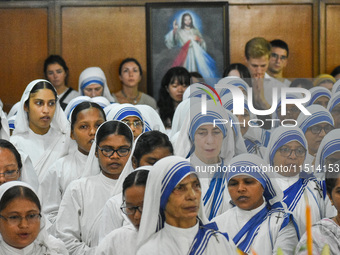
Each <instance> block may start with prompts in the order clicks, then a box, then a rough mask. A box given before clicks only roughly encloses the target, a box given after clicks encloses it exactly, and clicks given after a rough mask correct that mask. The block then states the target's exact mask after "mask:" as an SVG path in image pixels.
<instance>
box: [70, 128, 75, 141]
mask: <svg viewBox="0 0 340 255" xmlns="http://www.w3.org/2000/svg"><path fill="white" fill-rule="evenodd" d="M70 137H71V139H72V140H75V139H74V134H73V130H72V131H71V134H70Z"/></svg>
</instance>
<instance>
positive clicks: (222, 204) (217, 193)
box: [174, 100, 246, 220]
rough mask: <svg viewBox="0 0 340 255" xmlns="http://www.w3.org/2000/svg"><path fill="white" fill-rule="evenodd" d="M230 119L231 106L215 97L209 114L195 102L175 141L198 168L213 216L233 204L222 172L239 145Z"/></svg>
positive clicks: (177, 149)
mask: <svg viewBox="0 0 340 255" xmlns="http://www.w3.org/2000/svg"><path fill="white" fill-rule="evenodd" d="M228 121H229V115H228V113H227V110H225V109H224V108H223V107H222V106H218V105H217V106H216V105H215V104H214V102H213V101H211V100H210V101H207V113H206V114H202V113H201V104H194V105H191V110H190V112H189V114H188V116H187V118H186V120H185V123H183V126H182V128H181V131H180V133H179V136H178V138H177V142H176V144H175V145H174V151H175V155H178V156H181V157H186V158H188V159H189V160H190V162H191V163H192V164H193V165H194V166H195V168H196V172H197V175H198V177H199V178H200V182H201V188H202V194H203V202H204V208H205V212H206V216H207V217H208V219H209V220H210V219H212V218H213V217H215V216H216V215H218V214H221V213H222V212H224V211H226V210H227V209H229V208H231V207H232V205H231V204H230V203H229V201H230V199H229V198H230V197H229V194H228V191H227V189H226V188H225V184H226V182H225V178H224V177H223V174H222V169H223V167H225V166H227V165H228V164H229V161H230V159H231V158H232V157H233V156H234V154H235V150H236V149H235V147H236V146H237V145H236V143H235V142H234V141H235V140H234V134H233V130H232V128H231V126H230V123H228ZM243 146H244V144H243ZM244 148H245V146H244ZM245 151H246V150H244V152H245Z"/></svg>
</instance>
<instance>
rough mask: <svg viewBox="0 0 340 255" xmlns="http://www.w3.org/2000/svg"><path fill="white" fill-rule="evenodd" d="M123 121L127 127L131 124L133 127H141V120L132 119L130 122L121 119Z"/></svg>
mask: <svg viewBox="0 0 340 255" xmlns="http://www.w3.org/2000/svg"><path fill="white" fill-rule="evenodd" d="M123 122H124V123H125V124H126V125H128V126H129V127H131V126H132V125H133V126H134V127H135V128H142V127H143V122H142V121H141V120H134V121H133V122H130V121H128V120H123Z"/></svg>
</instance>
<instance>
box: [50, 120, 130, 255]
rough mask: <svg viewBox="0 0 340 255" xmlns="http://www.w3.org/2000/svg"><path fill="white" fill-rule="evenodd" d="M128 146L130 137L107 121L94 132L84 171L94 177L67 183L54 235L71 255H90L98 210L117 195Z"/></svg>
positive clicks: (121, 127) (123, 127)
mask: <svg viewBox="0 0 340 255" xmlns="http://www.w3.org/2000/svg"><path fill="white" fill-rule="evenodd" d="M132 145H133V134H132V131H131V130H130V128H129V127H128V126H127V125H126V124H125V123H123V122H121V121H116V120H113V121H107V122H104V123H103V124H102V125H101V126H100V127H99V128H98V130H97V133H96V138H95V142H94V143H93V144H92V147H91V151H90V153H89V156H88V160H87V162H86V165H87V166H86V168H85V171H87V169H88V168H90V169H93V170H92V171H97V172H98V174H97V175H94V176H89V177H84V178H81V179H78V180H75V181H73V182H71V183H70V185H69V186H68V187H67V189H66V191H65V194H64V196H63V199H62V201H61V203H60V208H59V212H58V216H57V219H56V235H57V236H58V237H59V238H60V239H62V240H63V241H64V243H65V245H66V248H67V249H68V251H69V252H70V253H71V254H94V252H95V246H96V245H97V244H98V228H99V224H98V223H99V222H100V217H101V212H102V208H103V207H104V205H105V203H106V202H107V200H108V199H109V198H110V197H112V196H114V195H116V194H118V193H120V192H121V189H122V183H123V181H124V179H125V177H126V176H127V175H128V174H129V171H128V170H126V168H125V165H126V163H127V162H128V160H129V158H130V152H131V149H132Z"/></svg>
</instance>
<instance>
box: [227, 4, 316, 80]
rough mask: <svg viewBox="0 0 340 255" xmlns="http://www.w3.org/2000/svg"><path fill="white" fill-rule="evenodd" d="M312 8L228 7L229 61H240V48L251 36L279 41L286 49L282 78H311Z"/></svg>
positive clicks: (283, 6)
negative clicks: (287, 60) (286, 57)
mask: <svg viewBox="0 0 340 255" xmlns="http://www.w3.org/2000/svg"><path fill="white" fill-rule="evenodd" d="M312 7H313V6H312V5H311V4H301V5H293V4H292V5H231V6H230V8H229V19H230V61H231V63H235V62H241V63H245V60H244V47H245V44H246V43H247V41H248V40H250V39H252V38H253V37H258V36H260V37H264V38H266V39H267V40H273V39H282V40H284V41H285V42H287V43H288V46H289V49H290V55H289V62H288V65H287V68H286V69H285V72H284V75H285V76H286V77H289V78H296V77H312V75H313V36H312V33H313V22H312V18H313V17H312V15H313V11H312Z"/></svg>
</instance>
